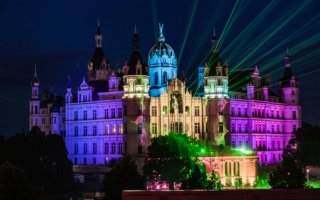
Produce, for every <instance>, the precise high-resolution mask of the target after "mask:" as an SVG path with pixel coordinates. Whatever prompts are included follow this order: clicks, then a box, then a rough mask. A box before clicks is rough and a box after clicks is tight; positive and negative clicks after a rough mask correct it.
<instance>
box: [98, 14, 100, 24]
mask: <svg viewBox="0 0 320 200" xmlns="http://www.w3.org/2000/svg"><path fill="white" fill-rule="evenodd" d="M98 26H100V20H99V15H98Z"/></svg>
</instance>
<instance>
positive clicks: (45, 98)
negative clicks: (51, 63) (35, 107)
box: [43, 87, 49, 101]
mask: <svg viewBox="0 0 320 200" xmlns="http://www.w3.org/2000/svg"><path fill="white" fill-rule="evenodd" d="M48 99H49V91H48V89H47V87H46V89H45V91H44V92H43V100H44V101H47V100H48Z"/></svg>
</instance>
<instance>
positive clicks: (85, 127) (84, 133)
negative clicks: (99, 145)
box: [83, 126, 88, 136]
mask: <svg viewBox="0 0 320 200" xmlns="http://www.w3.org/2000/svg"><path fill="white" fill-rule="evenodd" d="M87 135H88V127H87V126H84V127H83V136H87Z"/></svg>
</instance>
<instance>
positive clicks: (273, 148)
mask: <svg viewBox="0 0 320 200" xmlns="http://www.w3.org/2000/svg"><path fill="white" fill-rule="evenodd" d="M272 150H276V149H275V146H274V141H272Z"/></svg>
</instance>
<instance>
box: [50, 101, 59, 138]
mask: <svg viewBox="0 0 320 200" xmlns="http://www.w3.org/2000/svg"><path fill="white" fill-rule="evenodd" d="M51 134H60V106H59V104H58V102H57V96H56V95H55V96H54V101H53V105H52V107H51Z"/></svg>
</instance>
